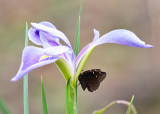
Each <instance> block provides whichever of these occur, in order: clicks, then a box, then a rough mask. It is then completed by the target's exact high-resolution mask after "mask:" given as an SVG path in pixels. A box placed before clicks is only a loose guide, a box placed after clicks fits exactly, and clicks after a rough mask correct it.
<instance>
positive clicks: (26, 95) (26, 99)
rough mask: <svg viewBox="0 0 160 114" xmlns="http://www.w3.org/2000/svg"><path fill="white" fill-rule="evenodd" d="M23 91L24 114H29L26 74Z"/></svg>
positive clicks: (26, 37)
mask: <svg viewBox="0 0 160 114" xmlns="http://www.w3.org/2000/svg"><path fill="white" fill-rule="evenodd" d="M27 46H28V25H27V23H26V35H25V47H27ZM23 91H24V93H23V94H24V98H23V99H24V114H29V106H28V74H26V75H25V76H24V78H23Z"/></svg>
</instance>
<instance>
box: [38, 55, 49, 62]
mask: <svg viewBox="0 0 160 114" xmlns="http://www.w3.org/2000/svg"><path fill="white" fill-rule="evenodd" d="M47 57H49V56H48V55H43V56H42V57H41V58H40V59H39V61H42V60H43V59H46V58H47Z"/></svg>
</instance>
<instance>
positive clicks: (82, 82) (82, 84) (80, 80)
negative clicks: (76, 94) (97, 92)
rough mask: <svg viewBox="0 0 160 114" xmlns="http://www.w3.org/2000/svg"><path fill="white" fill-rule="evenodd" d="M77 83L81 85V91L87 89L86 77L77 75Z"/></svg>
mask: <svg viewBox="0 0 160 114" xmlns="http://www.w3.org/2000/svg"><path fill="white" fill-rule="evenodd" d="M78 80H79V83H80V84H81V87H82V89H83V91H84V90H85V89H86V88H87V80H86V77H85V76H84V75H79V78H78Z"/></svg>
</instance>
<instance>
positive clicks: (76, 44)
mask: <svg viewBox="0 0 160 114" xmlns="http://www.w3.org/2000/svg"><path fill="white" fill-rule="evenodd" d="M82 6H83V0H81V5H80V9H79V15H78V21H77V28H76V37H75V42H74V49H73V50H74V54H75V56H77V55H78V52H79V41H80V17H81V12H82Z"/></svg>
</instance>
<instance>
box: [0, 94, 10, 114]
mask: <svg viewBox="0 0 160 114" xmlns="http://www.w3.org/2000/svg"><path fill="white" fill-rule="evenodd" d="M0 112H2V114H11V113H10V111H9V109H8V107H7V106H6V104H5V103H4V101H3V99H2V98H1V97H0Z"/></svg>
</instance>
